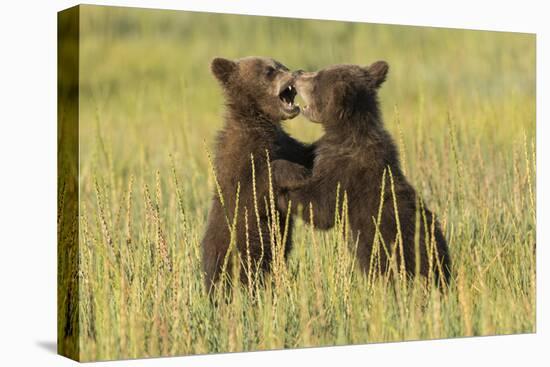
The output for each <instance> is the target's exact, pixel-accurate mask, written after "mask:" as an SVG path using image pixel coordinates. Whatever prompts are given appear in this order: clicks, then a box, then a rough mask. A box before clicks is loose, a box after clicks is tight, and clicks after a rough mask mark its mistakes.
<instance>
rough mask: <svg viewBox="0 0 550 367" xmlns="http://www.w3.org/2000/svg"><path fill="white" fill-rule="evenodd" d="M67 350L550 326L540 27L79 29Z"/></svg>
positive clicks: (72, 21) (143, 352)
mask: <svg viewBox="0 0 550 367" xmlns="http://www.w3.org/2000/svg"><path fill="white" fill-rule="evenodd" d="M58 45H59V46H58V61H59V62H58V203H59V204H58V349H59V353H60V354H62V355H65V356H68V357H70V358H73V359H76V360H80V361H97V360H113V359H128V358H145V357H158V356H175V355H191V354H207V353H223V352H243V351H259V350H273V349H284V348H303V347H320V346H334V345H344V344H366V343H379V342H396V341H407V340H430V339H439V338H454V337H466V336H485V335H503V334H515V333H533V332H535V320H536V319H535V316H536V304H535V297H536V289H535V284H536V281H535V280H536V269H535V259H536V236H535V234H536V200H535V199H536V198H535V189H536V187H535V183H536V157H535V126H536V116H535V92H536V91H535V80H536V76H535V35H534V34H521V33H508V32H489V31H478V30H477V31H473V30H461V29H443V28H432V27H411V26H401V25H384V24H368V23H351V22H341V21H329V20H306V19H291V18H274V17H265V16H245V15H229V14H213V13H200V12H188V11H171V10H154V9H137V8H122V7H106V6H90V5H81V6H77V7H74V8H71V9H67V10H64V11H62V12H60V13H59V17H58Z"/></svg>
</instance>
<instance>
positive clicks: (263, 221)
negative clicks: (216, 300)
mask: <svg viewBox="0 0 550 367" xmlns="http://www.w3.org/2000/svg"><path fill="white" fill-rule="evenodd" d="M211 70H212V73H213V74H214V76H215V77H216V79H217V80H218V82H219V84H220V86H221V87H222V90H223V92H224V96H225V103H226V111H225V112H226V113H225V125H224V127H223V129H222V130H221V132H220V133H219V134H218V136H217V144H216V148H215V158H214V169H215V173H216V178H217V180H218V183H219V187H220V188H221V195H222V197H223V201H224V204H223V206H222V203H221V200H220V197H219V195H218V193H217V192H216V193H215V194H214V197H213V200H212V204H211V208H210V211H209V214H208V223H207V228H206V231H205V234H204V237H203V240H202V244H201V245H202V257H203V259H202V260H203V261H202V265H203V270H204V272H205V276H206V287H207V289H208V290H210V289H211V287H212V286H213V285H214V284H215V283H216V282H217V281H218V280H219V278H220V274H221V272H222V269H223V267H224V260H225V258H226V254H227V251H228V248H229V244H230V241H231V231H230V229H229V225H231V224H232V223H233V222H234V219H235V218H233V217H234V214H235V207H236V205H237V201H236V194H237V187H238V186H239V185H240V191H239V201H238V210H237V213H238V214H237V218H236V220H237V225H236V236H235V238H234V240H235V241H236V246H237V250H238V252H239V255H240V260H241V263H242V264H243V265H242V267H241V269H242V271H241V274H240V279H241V281H243V282H246V281H247V280H248V277H249V276H254V274H248V273H247V265H248V263H247V261H248V259H250V260H251V261H250V262H251V263H252V264H251V270H252V271H253V272H254V273H255V272H256V271H267V270H269V268H270V265H271V261H272V252H271V249H272V243H271V242H272V241H271V239H272V238H271V231H272V229H271V228H269V227H270V226H269V222H270V221H271V220H272V215H271V213H270V211H271V209H270V208H269V207H270V197H269V187H270V184H269V177H268V176H269V175H268V162H267V154H266V151H267V152H269V153H268V154H269V159H270V160H274V159H281V160H287V161H290V162H293V164H297V165H300V166H304V167H309V168H311V167H312V164H313V147H312V146H308V145H304V144H302V143H300V142H298V141H297V140H295V139H293V138H292V137H290V136H289V135H288V134H286V133H285V131H284V130H283V129H282V127H281V121H282V120H287V119H292V118H294V117H295V116H297V115H298V114H299V113H300V108H299V107H298V106H297V105H295V104H294V97H295V96H296V89H295V88H294V80H295V74H293V73H291V72H290V71H289V69H288V68H287V67H285V66H284V65H283V64H281V63H280V62H278V61H276V60H273V59H270V58H264V57H246V58H242V59H239V60H235V61H233V60H228V59H224V58H215V59H214V60H213V61H212V64H211ZM251 155H252V156H253V157H254V176H255V177H254V178H255V180H254V181H255V187H254V185H253V171H252V163H251ZM273 191H274V192H275V195H276V194H277V187H276V186H275V187H274V190H273ZM255 197H256V202H255V200H254V198H255ZM275 206H276V207H275V211H276V212H277V213H278V217H279V223H278V225H279V228H280V229H281V231H282V230H283V229H284V228H285V224H286V217H287V215H286V214H287V213H286V212H283V211H282V210H281V208H280V207H279V206H277V202H275ZM256 210H257V213H258V215H256ZM246 223H248V231H247V230H246ZM292 228H293V223H292V218H290V219H289V223H288V226H287V233H286V241H285V243H284V249H283V250H284V251H285V256H286V254H288V252H289V251H290V249H291V247H292ZM247 232H248V233H247ZM226 270H227V271H228V273H229V272H230V269H229V268H226Z"/></svg>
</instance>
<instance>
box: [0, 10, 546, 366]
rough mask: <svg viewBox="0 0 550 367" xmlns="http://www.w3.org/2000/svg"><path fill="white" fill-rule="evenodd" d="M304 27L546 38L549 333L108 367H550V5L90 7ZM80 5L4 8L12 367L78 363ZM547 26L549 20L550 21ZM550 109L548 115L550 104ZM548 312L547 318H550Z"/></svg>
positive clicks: (3, 156)
mask: <svg viewBox="0 0 550 367" xmlns="http://www.w3.org/2000/svg"><path fill="white" fill-rule="evenodd" d="M89 3H93V4H106V5H128V6H140V7H153V8H155V7H156V8H167V9H187V10H202V11H216V12H226V13H241V14H262V15H280V16H294V17H302V18H320V19H341V20H358V21H366V22H377V23H396V24H412V25H430V26H444V27H456V28H469V29H490V30H506V31H520V32H530V33H537V158H538V159H537V166H538V170H537V189H538V190H537V191H538V192H537V194H538V195H537V203H538V210H537V215H538V226H537V244H538V246H537V252H538V253H537V273H538V286H537V291H538V292H537V333H536V334H532V335H516V336H500V337H482V338H464V339H454V340H440V341H431V342H407V343H392V344H376V345H363V346H350V347H334V348H313V349H302V350H290V351H278V352H256V353H236V354H221V355H210V356H193V357H180V358H161V359H149V360H135V361H123V362H111V363H100V365H111V364H112V365H116V366H126V365H128V366H130V365H132V366H142V365H147V366H152V365H155V366H156V365H162V366H164V365H166V366H168V365H172V366H175V365H182V364H183V365H186V366H208V365H216V366H219V365H220V364H227V365H229V366H258V365H261V366H271V365H278V366H280V365H281V364H289V365H297V364H303V365H306V366H307V365H310V364H322V365H324V364H327V365H345V366H348V365H362V366H365V365H373V366H374V365H384V366H393V365H397V364H405V365H407V366H409V365H422V366H442V365H445V366H477V365H497V366H515V365H519V366H522V365H525V366H539V365H541V366H542V365H546V366H548V365H550V353H549V348H550V347H549V345H550V340H549V335H550V333H549V318H548V314H549V311H548V309H549V307H550V305H549V302H548V284H549V283H548V276H549V271H548V268H547V267H550V261H549V259H548V250H547V246H548V245H547V243H545V241H544V239H548V238H549V236H548V229H547V228H548V227H546V225H548V221H547V219H548V208H549V206H548V194H547V193H546V189H547V188H548V186H547V185H549V184H550V182H549V180H548V174H547V168H548V165H547V160H546V159H545V158H546V157H547V153H548V148H547V147H546V146H545V139H546V138H547V137H548V124H547V123H548V109H549V106H550V98H549V89H548V88H549V83H548V67H549V66H550V57H549V51H548V50H549V39H550V34H549V28H550V27H548V25H547V23H548V22H550V16H548V14H550V11H548V10H546V9H544V7H545V1H526V0H522V1H514V2H512V3H509V2H508V3H505V2H504V1H481V0H477V1H469V0H454V1H452V2H446V1H441V0H439V1H438V0H433V1H424V0H413V1H410V0H409V1H406V0H403V1H390V0H377V1H376V2H373V1H370V2H369V3H367V2H366V1H343V0H338V1H330V2H326V3H325V4H322V3H321V2H320V1H314V2H310V3H307V2H306V1H291V0H276V1H269V2H268V1H256V2H254V1H244V0H241V1H211V0H208V1H206V0H202V1H200V0H196V1H178V2H177V3H176V2H175V1H166V0H165V1H160V0H156V1H155V0H149V1H146V0H143V1H137V0H134V1H117V0H113V1H90V2H89ZM76 4H77V3H76V2H74V1H61V0H55V1H53V0H47V1H34V2H32V1H14V0H12V1H3V2H2V5H1V7H0V41H1V42H0V93H1V94H0V231H1V232H0V233H1V234H0V246H1V248H0V259H1V260H0V261H1V263H0V287H1V288H0V365H2V366H17V365H30V366H64V365H69V364H75V363H74V362H71V361H70V360H68V359H66V358H63V357H60V356H57V355H56V354H55V340H56V192H57V191H56V31H57V29H56V20H57V18H56V17H57V15H56V12H57V11H59V10H62V9H64V8H67V7H69V6H72V5H76ZM545 15H546V16H545ZM544 102H546V105H544V104H543V103H544ZM545 309H546V310H545Z"/></svg>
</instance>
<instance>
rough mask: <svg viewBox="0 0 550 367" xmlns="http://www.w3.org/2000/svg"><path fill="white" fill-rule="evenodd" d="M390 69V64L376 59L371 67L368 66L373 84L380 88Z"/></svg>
mask: <svg viewBox="0 0 550 367" xmlns="http://www.w3.org/2000/svg"><path fill="white" fill-rule="evenodd" d="M389 69H390V66H389V65H388V63H387V62H385V61H376V62H375V63H373V64H372V65H370V66H369V67H367V71H368V73H369V75H370V77H371V78H372V79H371V80H372V84H373V86H374V87H375V88H379V87H380V86H381V85H382V83H384V81H385V80H386V76H387V75H388V70H389Z"/></svg>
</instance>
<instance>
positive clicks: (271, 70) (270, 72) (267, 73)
mask: <svg viewBox="0 0 550 367" xmlns="http://www.w3.org/2000/svg"><path fill="white" fill-rule="evenodd" d="M273 74H275V68H274V67H273V66H268V67H266V68H265V76H267V77H268V78H270V77H272V76H273Z"/></svg>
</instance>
